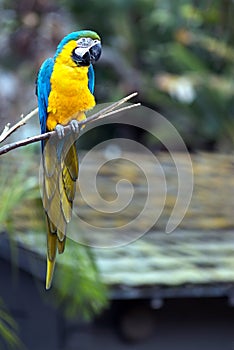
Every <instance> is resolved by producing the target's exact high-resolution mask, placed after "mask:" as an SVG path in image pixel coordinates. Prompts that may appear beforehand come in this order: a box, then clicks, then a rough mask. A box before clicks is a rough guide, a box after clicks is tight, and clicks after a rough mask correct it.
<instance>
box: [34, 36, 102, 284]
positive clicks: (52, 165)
mask: <svg viewBox="0 0 234 350" xmlns="http://www.w3.org/2000/svg"><path fill="white" fill-rule="evenodd" d="M101 51H102V45H101V39H100V36H99V35H98V34H97V33H96V32H94V31H92V30H80V31H76V32H72V33H70V34H68V35H66V36H65V37H64V38H63V39H62V40H61V42H60V43H59V44H58V46H57V50H56V52H55V55H54V57H53V58H48V59H46V60H45V61H44V62H43V63H42V65H41V67H40V69H39V71H38V74H37V79H36V95H37V100H38V110H39V113H38V114H39V121H40V126H41V133H42V134H43V133H45V132H47V131H53V130H54V131H55V136H51V137H50V138H49V139H46V140H43V141H41V149H42V164H43V175H42V202H43V207H44V211H45V217H46V226H47V269H46V289H47V290H48V289H50V287H51V284H52V279H53V274H54V267H55V259H56V254H57V252H58V253H60V254H61V253H63V252H64V249H65V241H66V230H67V224H68V223H69V222H70V220H71V216H72V205H73V200H74V196H75V186H76V180H77V178H78V155H77V148H76V142H75V141H76V139H77V135H78V133H79V121H81V120H84V119H85V118H86V115H85V112H86V111H88V110H90V109H92V108H93V107H94V106H95V105H96V101H95V97H94V80H95V74H94V68H93V64H94V63H95V62H96V61H98V59H99V58H100V56H101ZM67 125H70V130H71V131H69V132H68V133H67V132H66V133H65V130H64V127H65V126H67Z"/></svg>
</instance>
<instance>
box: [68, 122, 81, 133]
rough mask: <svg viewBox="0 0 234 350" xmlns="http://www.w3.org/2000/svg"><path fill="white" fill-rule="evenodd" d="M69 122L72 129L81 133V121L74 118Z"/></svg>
mask: <svg viewBox="0 0 234 350" xmlns="http://www.w3.org/2000/svg"><path fill="white" fill-rule="evenodd" d="M69 124H70V125H71V129H72V131H73V132H74V133H76V134H79V132H80V126H79V122H78V121H77V120H75V119H73V120H71V121H70V123H69Z"/></svg>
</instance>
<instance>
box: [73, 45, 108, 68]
mask: <svg viewBox="0 0 234 350" xmlns="http://www.w3.org/2000/svg"><path fill="white" fill-rule="evenodd" d="M101 52H102V46H101V44H100V43H97V44H94V45H92V46H90V47H87V48H79V47H78V48H76V49H74V50H73V52H72V59H73V61H74V62H75V63H76V64H77V65H78V66H82V67H85V66H89V65H90V64H93V63H95V62H97V61H98V60H99V58H100V56H101Z"/></svg>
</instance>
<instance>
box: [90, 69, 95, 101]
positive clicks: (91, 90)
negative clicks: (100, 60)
mask: <svg viewBox="0 0 234 350" xmlns="http://www.w3.org/2000/svg"><path fill="white" fill-rule="evenodd" d="M94 78H95V77H94V69H93V66H92V64H90V66H89V70H88V79H89V81H88V87H89V90H90V92H91V94H93V92H94V82H95V81H94Z"/></svg>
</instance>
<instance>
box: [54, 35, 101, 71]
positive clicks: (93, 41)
mask: <svg viewBox="0 0 234 350" xmlns="http://www.w3.org/2000/svg"><path fill="white" fill-rule="evenodd" d="M101 51H102V47H101V39H100V37H99V35H98V34H97V33H95V32H93V31H91V30H81V31H78V32H73V33H70V34H68V35H67V36H65V37H64V38H63V39H62V41H61V42H60V43H59V45H58V47H57V51H56V53H55V59H56V58H57V57H58V56H60V55H63V56H65V58H66V55H67V56H69V57H67V58H69V59H70V58H71V59H72V61H73V62H74V63H75V64H76V65H77V66H80V67H85V66H86V67H87V66H89V65H90V64H93V63H95V62H96V61H97V60H98V59H99V58H100V56H101Z"/></svg>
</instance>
